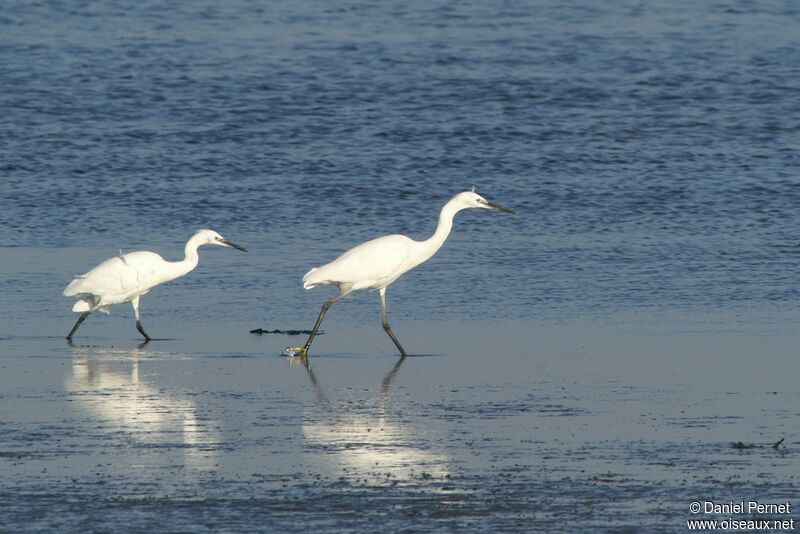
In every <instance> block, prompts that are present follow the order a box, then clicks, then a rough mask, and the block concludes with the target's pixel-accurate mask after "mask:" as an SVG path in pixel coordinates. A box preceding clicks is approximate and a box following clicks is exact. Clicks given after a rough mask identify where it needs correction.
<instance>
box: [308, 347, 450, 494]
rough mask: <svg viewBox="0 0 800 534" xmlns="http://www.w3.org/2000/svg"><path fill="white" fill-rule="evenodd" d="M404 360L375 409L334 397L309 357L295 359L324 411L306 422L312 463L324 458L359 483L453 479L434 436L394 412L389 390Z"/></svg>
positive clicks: (384, 383)
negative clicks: (435, 449) (435, 444)
mask: <svg viewBox="0 0 800 534" xmlns="http://www.w3.org/2000/svg"><path fill="white" fill-rule="evenodd" d="M406 360H407V358H406V356H401V357H400V358H399V359H398V360H397V362H396V363H395V364H394V366H393V367H392V368H391V369H390V370H389V372H388V373H386V375H385V376H384V378H383V380H382V381H381V388H380V394H379V397H378V399H377V401H378V402H377V406H375V404H374V403H370V402H366V403H356V404H355V406H356V407H355V408H353V405H354V404H353V402H352V399H348V400H347V401H346V402H337V401H335V400H332V399H331V397H330V396H329V395H328V394H327V393H326V390H325V388H324V387H323V385H322V384H321V382H320V380H319V379H318V377H317V376H316V374H315V372H314V369H313V368H312V367H311V365H310V364H309V362H308V359H307V358H304V357H300V358H296V359H295V360H294V363H295V364H301V365H303V366H304V367H305V369H306V371H307V374H308V377H309V380H310V381H311V385H312V386H313V388H314V391H315V394H316V396H317V400H318V403H319V405H320V407H321V408H322V409H321V410H313V411H312V412H310V413H309V414H308V415H307V416H306V417H305V420H304V422H303V436H304V438H305V441H306V444H307V445H308V446H310V447H311V448H312V450H313V452H314V456H313V457H314V459H324V461H325V462H326V464H328V466H327V467H329V468H331V467H333V468H337V467H338V469H341V472H340V474H343V475H345V476H346V477H347V478H350V479H352V480H355V481H357V482H359V483H361V482H367V483H369V484H392V485H394V484H407V483H410V482H412V481H414V480H415V479H420V478H425V479H434V478H437V479H444V478H446V477H449V468H448V458H447V456H445V455H444V454H441V453H440V452H437V451H434V450H433V447H432V444H431V439H432V438H431V437H430V436H426V435H425V433H424V432H423V431H421V429H418V428H414V427H412V426H411V425H409V424H408V423H406V422H403V420H402V419H403V418H402V417H401V416H400V414H398V413H393V411H392V406H391V403H390V399H391V397H390V395H389V390H390V388H391V386H392V383H393V382H394V380H395V378H396V377H397V374H398V372H399V371H400V369H401V367H402V366H403V364H404V363H405V362H406ZM349 391H352V390H349ZM331 464H333V465H331Z"/></svg>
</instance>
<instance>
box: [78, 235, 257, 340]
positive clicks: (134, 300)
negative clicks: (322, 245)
mask: <svg viewBox="0 0 800 534" xmlns="http://www.w3.org/2000/svg"><path fill="white" fill-rule="evenodd" d="M202 245H220V246H225V247H231V248H235V249H238V250H241V251H244V252H247V251H246V250H245V249H243V248H242V247H240V246H239V245H237V244H235V243H231V242H230V241H227V240H225V239H224V238H223V237H222V236H221V235H219V234H218V233H217V232H215V231H214V230H198V231H197V232H196V233H195V234H194V235H193V236H192V238H191V239H189V241H188V242H187V243H186V247H185V249H184V252H185V257H184V259H183V260H181V261H167V260H165V259H164V258H162V257H161V256H159V255H158V254H156V253H155V252H149V251H146V250H142V251H138V252H129V253H127V254H120V255H119V256H115V257H113V258H109V259H107V260H106V261H104V262H102V263H101V264H100V265H98V266H97V267H95V268H94V269H92V270H91V271H89V272H87V273H85V274H82V275H78V276H76V277H75V279H74V280H73V281H72V282H70V283H69V285H68V286H67V287H66V289H64V296H65V297H76V298H77V299H78V301H77V302H76V303H75V305H74V306H72V311H74V312H79V313H81V316H80V317H79V318H78V322H76V323H75V326H74V327H73V328H72V330H71V331H70V333H69V334H68V335H67V339H69V340H72V336H73V335H74V334H75V332H76V331H77V330H78V327H79V326H80V325H81V323H82V322H83V321H84V320H85V319H86V317H88V316H89V314H91V313H92V312H95V311H101V312H103V313H110V312H111V307H112V306H114V305H115V304H121V303H123V302H130V303H131V304H132V305H133V311H134V314H135V315H136V328H137V330H139V332H140V333H141V334H142V335H143V336H144V338H145V340H146V341H149V340H150V336H148V335H147V333H146V332H145V331H144V328H142V325H141V322H140V318H139V297H141V296H142V295H145V294H147V292H148V291H150V290H151V289H152V288H153V287H155V286H157V285H159V284H163V283H164V282H169V281H170V280H174V279H176V278H178V277H181V276H183V275H185V274H186V273H188V272H189V271H191V270H192V269H194V268H195V267H197V263H198V261H199V256H198V255H197V249H198V248H199V247H200V246H202Z"/></svg>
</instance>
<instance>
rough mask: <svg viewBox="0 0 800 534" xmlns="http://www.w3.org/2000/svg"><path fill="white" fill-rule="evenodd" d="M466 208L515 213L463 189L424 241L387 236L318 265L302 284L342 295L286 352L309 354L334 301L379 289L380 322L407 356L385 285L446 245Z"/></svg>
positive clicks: (440, 215) (444, 210) (401, 236)
mask: <svg viewBox="0 0 800 534" xmlns="http://www.w3.org/2000/svg"><path fill="white" fill-rule="evenodd" d="M467 208H490V209H494V210H498V211H504V212H506V213H511V214H512V215H516V212H515V211H514V210H512V209H509V208H506V207H503V206H501V205H499V204H495V203H494V202H489V201H488V200H486V199H485V198H483V197H482V196H480V195H478V194H477V193H475V192H474V191H464V192H463V193H459V194H457V195H456V196H454V197H453V198H452V199H451V200H450V201H449V202H448V203H447V204H445V205H444V207H443V208H442V211H441V212H440V213H439V225H438V226H437V227H436V232H434V234H433V236H431V237H430V238H429V239H426V240H425V241H414V240H413V239H411V238H409V237H406V236H404V235H387V236H383V237H379V238H377V239H373V240H372V241H367V242H366V243H362V244H360V245H358V246H356V247H354V248H351V249H350V250H348V251H347V252H345V253H344V254H342V255H341V256H339V257H338V258H336V259H335V260H333V261H332V262H330V263H327V264H325V265H323V266H321V267H315V268H313V269H311V270H310V271H308V272H307V273H306V275H305V276H304V277H303V287H304V288H305V289H311V288H314V287H317V286H320V285H326V284H329V285H334V286H338V288H339V294H338V295H336V296H335V297H333V298H331V299H328V300H326V301H325V303H324V304H323V305H322V310H320V312H319V316H318V317H317V322H316V324H314V328H312V329H311V334H310V335H309V336H308V341H306V344H305V345H304V346H302V347H289V348H288V349H287V353H289V354H292V355H299V356H301V357H303V356H307V355H308V349H309V347H311V343H312V342H313V341H314V336H315V335H316V333H317V330H318V329H319V326H320V324H321V323H322V319H323V317H325V313H326V312H327V311H328V308H330V307H331V306H332V305H333V304H335V303H336V302H338V301H339V300H341V299H342V298H343V297H345V296H347V295H348V294H350V293H352V292H353V291H356V290H358V289H372V290H375V289H377V290H378V291H379V293H380V297H381V322H382V324H383V329H384V330H385V331H386V333H387V334H388V335H389V338H391V340H392V342H393V343H394V344H395V346H396V347H397V349H398V350H399V351H400V354H402V355H404V356H405V355H406V351H405V350H404V349H403V347H402V345H400V342H399V341H398V340H397V337H396V336H395V335H394V332H392V328H391V326H389V318H388V316H387V314H386V287H387V286H389V284H391V283H392V282H394V281H395V280H397V279H398V278H399V277H400V276H401V275H403V274H404V273H406V272H408V271H410V270H411V269H413V268H414V267H416V266H417V265H419V264H421V263H423V262H424V261H427V260H428V259H429V258H430V257H431V256H433V255H434V254H436V251H438V250H439V248H441V246H442V245H443V244H444V241H445V239H447V236H448V235H450V230H451V229H452V227H453V218H454V217H455V216H456V213H458V212H459V211H461V210H463V209H467Z"/></svg>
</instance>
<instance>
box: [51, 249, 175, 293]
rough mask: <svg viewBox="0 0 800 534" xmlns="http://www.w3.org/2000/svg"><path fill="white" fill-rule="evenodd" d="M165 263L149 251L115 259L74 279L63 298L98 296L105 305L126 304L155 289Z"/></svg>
mask: <svg viewBox="0 0 800 534" xmlns="http://www.w3.org/2000/svg"><path fill="white" fill-rule="evenodd" d="M164 263H165V262H164V259H163V258H162V257H161V256H159V255H158V254H155V253H153V252H147V251H141V252H131V253H128V254H123V255H121V256H115V257H113V258H109V259H107V260H106V261H104V262H103V263H101V264H100V265H98V266H97V267H95V268H94V269H92V270H91V271H89V272H88V273H86V274H84V275H81V276H79V277H77V278H75V280H73V281H72V283H71V284H70V285H69V286H67V289H65V290H64V294H65V295H66V296H73V295H95V296H97V297H99V298H100V300H102V302H103V303H104V304H115V303H118V302H125V301H126V300H129V299H130V297H131V296H134V295H136V294H139V293H141V292H142V291H144V290H147V289H150V288H151V287H152V286H153V285H155V283H157V282H155V280H156V279H157V277H158V266H159V265H160V264H164Z"/></svg>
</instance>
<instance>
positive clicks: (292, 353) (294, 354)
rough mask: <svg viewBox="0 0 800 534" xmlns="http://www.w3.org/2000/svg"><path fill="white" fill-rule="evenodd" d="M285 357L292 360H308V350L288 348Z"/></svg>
mask: <svg viewBox="0 0 800 534" xmlns="http://www.w3.org/2000/svg"><path fill="white" fill-rule="evenodd" d="M283 355H284V356H288V357H290V358H307V357H308V349H307V348H305V347H286V350H284V351H283Z"/></svg>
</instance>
